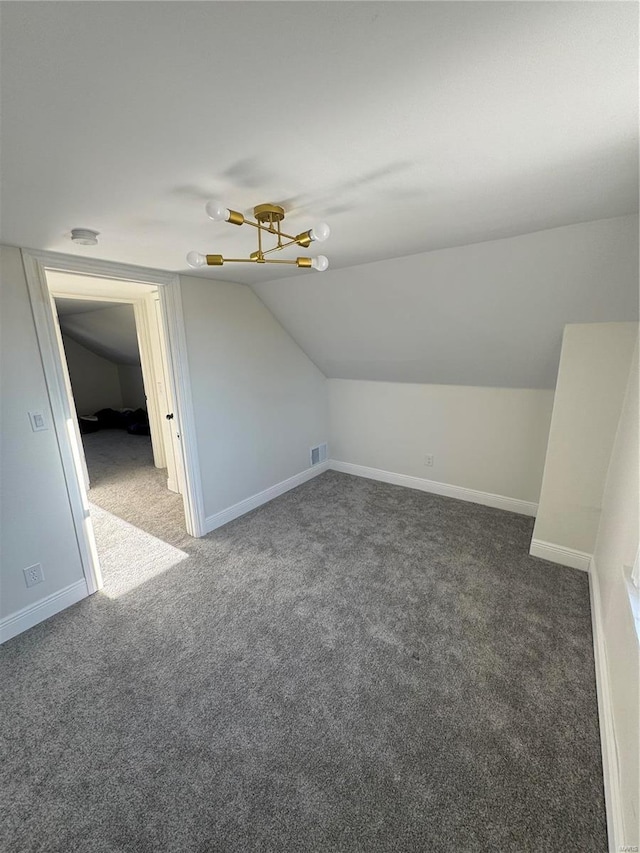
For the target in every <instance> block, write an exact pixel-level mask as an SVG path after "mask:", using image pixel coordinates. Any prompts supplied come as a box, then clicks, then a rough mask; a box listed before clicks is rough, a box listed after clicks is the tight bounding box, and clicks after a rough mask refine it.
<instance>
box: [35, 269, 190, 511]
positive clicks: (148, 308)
mask: <svg viewBox="0 0 640 853" xmlns="http://www.w3.org/2000/svg"><path fill="white" fill-rule="evenodd" d="M93 278H94V280H95V276H94V277H93ZM105 282H106V284H105V286H104V288H100V289H99V292H98V291H96V292H95V293H79V292H78V291H77V290H76V289H75V288H74V290H73V291H69V292H67V291H66V290H64V288H63V287H61V286H60V285H59V284H54V283H52V282H51V281H49V279H48V277H47V286H48V288H49V293H50V294H51V295H52V296H53V298H54V301H55V299H57V298H60V297H62V298H63V299H84V300H89V301H92V302H96V303H100V302H105V301H107V302H112V303H113V302H117V303H119V304H120V305H130V306H131V307H132V309H133V312H134V316H135V325H136V337H137V339H138V352H139V354H140V367H141V369H142V378H143V384H144V389H145V394H146V397H147V410H148V412H147V413H148V415H149V427H150V430H151V448H152V450H153V464H154V465H155V466H156V468H167V469H168V470H167V487H168V488H169V489H170V490H171V491H172V492H180V494H182V490H181V489H179V488H178V487H177V479H178V478H177V474H176V472H175V470H173V471H172V470H169V469H170V468H171V467H172V466H171V465H170V464H169V461H168V460H167V457H166V454H165V447H164V444H165V441H166V440H167V427H168V423H167V421H166V420H165V419H164V415H163V414H162V412H161V408H160V400H159V399H158V384H157V376H156V373H157V368H156V360H157V359H156V358H155V357H154V355H153V352H154V349H155V348H154V346H153V345H152V332H153V333H154V335H155V336H156V337H158V338H159V336H160V328H161V325H162V319H161V318H160V317H159V314H158V312H156V303H155V301H154V302H153V304H151V303H150V302H149V296H152V295H154V294H157V295H158V299H160V296H159V294H158V288H157V287H156V288H154V290H153V291H150V292H149V294H147V295H145V296H143V295H142V294H138V296H130V297H126V296H121V295H120V294H121V292H122V291H121V289H120V288H118V295H114V294H113V293H112V292H111V293H110V292H109V291H110V287H109V285H110V284H112V282H113V279H105ZM138 283H139V282H132V284H138ZM125 284H126V282H125ZM57 325H58V326H59V323H58V324H57ZM152 325H153V327H154V328H153V330H152V329H151V326H152ZM59 331H60V333H61V330H60V329H59ZM154 340H155V337H154ZM160 346H161V343H160V341H159V340H158V343H157V347H160ZM61 347H62V349H60V348H61ZM58 349H60V352H61V354H63V360H64V359H66V356H64V345H63V343H62V338H61V337H60V338H59V340H58ZM165 362H166V357H164V355H163V357H162V365H161V366H162V381H163V385H164V384H165V383H164V376H165V372H166V374H167V375H168V373H169V370H168V366H167V369H166V371H165V369H164V368H165ZM66 379H67V394H71V396H73V389H72V388H71V380H70V377H69V376H68V375H67V377H66ZM167 384H168V383H167ZM166 396H168V393H167V394H166ZM165 402H166V403H167V405H168V401H165ZM173 409H175V406H173V405H171V410H173ZM169 411H170V409H167V410H166V411H165V413H164V414H165V415H166V414H167V412H169ZM76 420H77V418H76ZM79 434H80V433H79V428H78V436H79ZM80 450H81V454H82V456H83V460H84V454H83V453H82V448H80ZM170 452H171V454H172V456H171V459H172V460H173V468H174V469H175V451H174V448H173V442H172V445H171V448H170ZM83 468H85V469H86V463H85V462H84V461H83ZM85 482H86V483H87V484H88V483H89V475H88V472H87V471H86V470H85Z"/></svg>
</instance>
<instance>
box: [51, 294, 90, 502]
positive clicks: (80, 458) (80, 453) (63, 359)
mask: <svg viewBox="0 0 640 853" xmlns="http://www.w3.org/2000/svg"><path fill="white" fill-rule="evenodd" d="M49 300H50V301H51V307H52V309H53V321H54V326H55V331H56V341H57V342H58V350H59V352H60V363H61V365H62V375H63V376H64V388H65V391H66V392H67V400H68V403H69V411H70V412H71V424H69V423H68V424H67V425H68V426H70V427H71V429H72V430H73V433H74V435H75V439H76V440H75V442H74V443H72V446H74V450H76V451H77V453H74V456H75V455H77V459H76V465H78V466H79V468H80V471H81V474H82V479H83V480H84V487H85V489H86V490H87V491H89V469H88V468H87V458H86V456H85V455H84V444H83V443H82V436H81V434H80V426H79V424H78V413H77V411H76V403H75V400H74V399H73V389H72V388H71V377H70V376H69V367H68V365H67V355H66V353H65V351H64V343H63V342H62V331H61V330H60V320H59V319H58V310H57V308H56V303H55V300H54V298H53V296H51V294H49Z"/></svg>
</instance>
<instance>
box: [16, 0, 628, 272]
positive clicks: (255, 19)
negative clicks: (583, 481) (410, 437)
mask: <svg viewBox="0 0 640 853" xmlns="http://www.w3.org/2000/svg"><path fill="white" fill-rule="evenodd" d="M637 14H638V13H637V6H636V4H634V3H617V2H616V3H609V2H603V3H599V2H593V3H544V2H536V3H527V2H507V3H502V2H500V3H492V2H477V3H476V2H471V3H465V2H444V3H439V2H425V3H418V2H407V3H404V2H386V3H385V2H372V3H369V2H351V3H349V2H340V3H329V2H320V3H317V2H309V3H307V2H304V3H302V2H301V3H291V2H284V3H276V2H263V3H238V2H228V3H223V2H206V3H205V2H195V3H192V2H176V3H149V2H143V3H3V4H2V125H3V151H2V161H1V172H2V174H1V177H2V190H3V195H2V214H3V215H2V230H1V235H0V239H1V240H2V242H5V243H9V244H14V245H20V246H27V247H32V248H38V249H49V250H54V251H62V252H67V253H77V254H82V255H88V256H93V257H101V258H106V259H111V260H115V261H122V262H127V263H131V264H141V265H145V266H152V267H158V268H162V269H167V270H180V271H183V270H186V263H185V260H184V258H185V255H186V253H187V252H188V251H189V250H190V249H197V250H199V251H208V252H222V253H224V254H227V255H232V256H233V255H236V254H238V253H242V254H248V252H249V251H251V250H252V249H253V241H254V232H253V229H249V228H235V227H234V226H230V225H228V224H226V223H212V222H210V221H209V220H208V219H207V217H206V215H205V213H204V203H205V201H206V200H207V199H208V198H210V197H211V196H214V195H218V196H221V197H222V198H223V199H224V200H225V201H226V202H227V204H228V205H229V206H230V207H232V208H236V209H239V210H241V211H245V212H246V211H248V210H250V209H251V208H252V206H253V205H255V204H257V203H260V202H265V201H272V202H281V203H283V204H284V205H285V207H286V209H287V210H288V211H289V216H288V218H287V222H286V224H287V225H289V227H290V228H291V230H292V231H293V232H294V233H297V231H298V230H303V229H305V228H306V227H308V226H309V225H311V224H313V222H314V221H316V220H318V219H325V218H326V219H327V220H328V221H329V222H330V224H331V226H332V229H333V233H332V236H331V238H330V240H329V242H327V243H326V244H324V245H323V249H322V251H323V252H325V253H326V254H327V255H328V256H329V258H330V261H331V266H332V268H333V269H337V268H341V267H345V266H351V265H354V264H361V263H364V262H367V261H372V260H378V259H383V258H390V257H397V256H401V255H409V254H413V253H417V252H424V251H427V250H431V249H438V248H443V247H447V246H455V245H462V244H467V243H472V242H478V241H484V240H490V239H495V238H498V237H504V236H509V235H514V234H522V233H526V232H531V231H535V230H539V229H544V228H551V227H555V226H559V225H564V224H567V223H573V222H580V221H586V220H595V219H599V218H606V217H613V216H618V215H622V214H625V213H628V212H630V211H633V210H636V209H637V200H638V186H637V182H638V177H637V126H638V121H637V94H638V93H637V63H638V60H637V39H638V26H637ZM73 227H88V228H94V229H96V230H98V231H100V232H101V234H100V243H99V245H98V246H97V247H80V246H76V245H75V244H72V243H71V242H70V241H69V239H68V234H69V231H70V229H71V228H73ZM325 247H326V248H325ZM204 274H205V275H209V276H212V277H213V276H217V277H219V278H224V279H227V280H235V281H243V282H247V283H253V282H255V281H266V280H268V279H269V278H274V279H279V278H281V277H282V275H283V268H282V267H273V268H264V267H250V266H244V265H243V266H239V265H235V266H232V265H227V266H225V267H224V269H222V270H220V269H219V270H217V271H213V270H207V271H205V272H204ZM292 274H297V275H304V276H305V277H313V280H314V285H315V286H317V285H318V284H319V282H320V281H321V279H319V278H317V276H318V275H323V274H319V273H315V272H314V273H311V272H308V273H306V272H305V273H302V272H301V271H297V270H293V271H292Z"/></svg>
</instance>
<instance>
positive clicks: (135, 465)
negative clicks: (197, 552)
mask: <svg viewBox="0 0 640 853" xmlns="http://www.w3.org/2000/svg"><path fill="white" fill-rule="evenodd" d="M22 255H23V260H24V265H25V272H26V276H27V284H28V288H29V294H30V299H31V306H32V310H33V316H34V321H35V327H36V334H37V337H38V342H39V346H40V351H41V355H42V362H43V368H44V372H45V379H46V383H47V389H48V392H49V399H50V403H51V411H52V415H53V426H54V429H55V433H56V438H57V442H58V447H59V451H60V456H61V460H62V463H63V470H64V474H65V480H66V485H67V492H68V495H69V501H70V506H71V510H72V515H73V519H74V524H75V528H76V533H77V539H78V545H79V550H80V556H81V559H82V563H83V567H84V572H85V579H86V582H87V592H88V593H92V592H96V591H97V590H100V589H103V588H104V591H105V593H106V594H107V595H109V596H110V597H112V596H113V595H115V596H119V595H121V594H123V593H125V592H127V591H128V590H129V589H132V588H134V587H135V586H138V585H139V584H140V583H143V582H145V581H146V580H147V579H148V578H149V577H151V576H153V575H155V574H158V573H159V572H161V571H164V570H166V569H167V568H168V567H169V566H171V565H175V564H176V562H180V561H181V560H183V559H185V557H186V555H185V553H184V551H183V550H181V549H182V548H183V547H184V545H186V543H188V540H189V537H190V536H201V535H203V533H204V532H205V529H204V511H203V501H202V490H201V484H200V478H199V465H198V460H197V452H196V444H195V429H194V423H193V411H192V404H191V397H190V391H189V382H188V367H187V362H186V343H185V337H184V325H183V321H182V306H181V299H180V281H179V279H178V277H177V276H175V275H173V274H170V273H163V272H160V271H157V270H146V269H143V268H137V267H126V266H124V265H121V264H112V263H110V262H107V261H97V260H94V259H84V258H76V257H71V256H64V255H54V254H52V253H47V252H29V251H26V250H23V252H22ZM96 545H97V547H96ZM176 545H177V546H178V547H177V548H176V547H175V546H176ZM113 566H116V567H117V568H118V570H119V577H118V578H115V583H114V582H113V580H114V578H113V577H112V576H110V573H109V569H110V567H111V568H112V567H113ZM103 569H105V573H104V578H103Z"/></svg>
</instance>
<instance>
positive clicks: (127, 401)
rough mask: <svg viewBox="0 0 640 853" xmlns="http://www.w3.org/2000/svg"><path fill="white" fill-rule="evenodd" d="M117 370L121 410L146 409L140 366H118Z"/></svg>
mask: <svg viewBox="0 0 640 853" xmlns="http://www.w3.org/2000/svg"><path fill="white" fill-rule="evenodd" d="M117 370H118V380H119V382H120V391H121V394H122V406H123V408H125V409H146V408H147V398H146V396H145V393H144V383H143V381H142V368H141V367H140V365H139V364H119V365H118V367H117Z"/></svg>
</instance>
